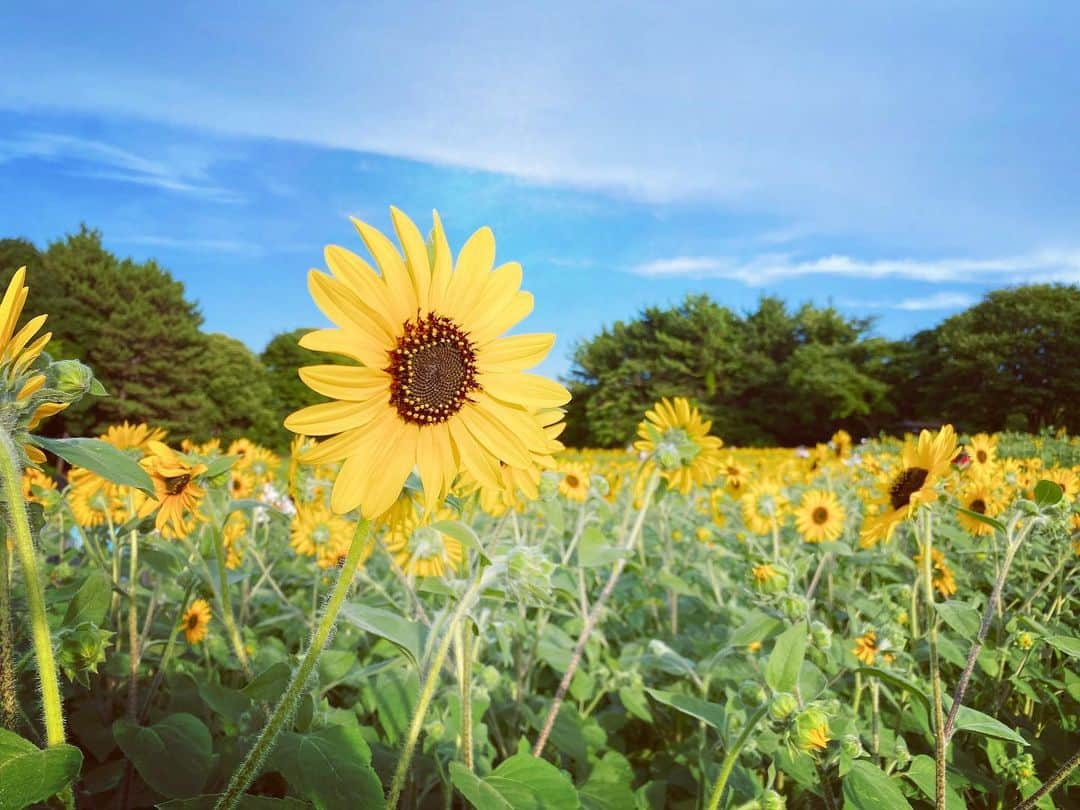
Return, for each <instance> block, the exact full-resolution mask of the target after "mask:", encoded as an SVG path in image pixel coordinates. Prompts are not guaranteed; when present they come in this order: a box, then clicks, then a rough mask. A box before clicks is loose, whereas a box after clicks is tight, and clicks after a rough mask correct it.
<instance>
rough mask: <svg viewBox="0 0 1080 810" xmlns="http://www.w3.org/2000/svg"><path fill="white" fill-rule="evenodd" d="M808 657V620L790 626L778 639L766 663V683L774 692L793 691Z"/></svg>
mask: <svg viewBox="0 0 1080 810" xmlns="http://www.w3.org/2000/svg"><path fill="white" fill-rule="evenodd" d="M805 657H806V622H805V621H801V622H798V623H797V624H795V625H793V626H792V627H789V628H788V629H787V630H785V631H784V632H783V633H781V634H780V636H779V637H778V638H777V639H776V646H774V647H773V651H772V653H771V654H770V655H769V661H768V663H767V664H766V665H765V683H767V684H768V685H769V687H770V688H771V689H772V690H773V691H774V692H792V691H794V689H795V685H796V684H797V683H798V682H799V670H800V669H801V668H802V662H803V658H805Z"/></svg>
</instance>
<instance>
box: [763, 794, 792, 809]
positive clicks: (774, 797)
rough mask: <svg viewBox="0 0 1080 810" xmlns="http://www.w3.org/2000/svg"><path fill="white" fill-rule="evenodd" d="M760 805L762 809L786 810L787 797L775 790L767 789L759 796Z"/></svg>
mask: <svg viewBox="0 0 1080 810" xmlns="http://www.w3.org/2000/svg"><path fill="white" fill-rule="evenodd" d="M757 802H758V807H759V808H760V809H761V810H786V808H787V799H785V798H784V797H783V796H781V795H780V794H779V793H777V792H776V791H775V790H766V791H765V792H764V793H762V794H761V795H760V796H759V797H758V800H757Z"/></svg>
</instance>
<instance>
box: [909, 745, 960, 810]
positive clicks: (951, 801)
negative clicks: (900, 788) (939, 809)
mask: <svg viewBox="0 0 1080 810" xmlns="http://www.w3.org/2000/svg"><path fill="white" fill-rule="evenodd" d="M904 776H906V777H907V778H908V779H910V780H911V781H912V782H914V783H915V784H916V785H917V786H918V788H919V790H921V791H922V793H923V795H924V796H926V798H928V799H929V800H930V801H931V802H932V801H933V800H934V789H935V785H936V776H935V773H934V759H933V757H928V756H926V754H919V755H918V756H917V757H914V758H913V759H912V760H911V767H910V768H908V769H907V773H905V774H904ZM966 807H967V805H966V804H964V800H963V799H962V798H960V795H959V794H958V793H957V792H956V791H955V790H953V789H952V787H951V786H949V785H946V786H945V810H964V808H966Z"/></svg>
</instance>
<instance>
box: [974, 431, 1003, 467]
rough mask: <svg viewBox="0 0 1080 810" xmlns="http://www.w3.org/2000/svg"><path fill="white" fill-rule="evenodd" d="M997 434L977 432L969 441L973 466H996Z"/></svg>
mask: <svg viewBox="0 0 1080 810" xmlns="http://www.w3.org/2000/svg"><path fill="white" fill-rule="evenodd" d="M997 443H998V440H997V436H991V435H989V434H988V433H976V434H975V435H974V436H972V437H971V440H970V441H969V442H968V450H969V451H970V453H969V455H970V457H971V466H972V467H973V468H975V469H981V470H985V469H987V468H989V467H993V466H994V461H995V459H996V458H997Z"/></svg>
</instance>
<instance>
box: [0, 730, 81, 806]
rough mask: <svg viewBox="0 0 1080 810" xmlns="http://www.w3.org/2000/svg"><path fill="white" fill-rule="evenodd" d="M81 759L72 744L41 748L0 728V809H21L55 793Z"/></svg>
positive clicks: (72, 776) (69, 779)
mask: <svg viewBox="0 0 1080 810" xmlns="http://www.w3.org/2000/svg"><path fill="white" fill-rule="evenodd" d="M82 761H83V755H82V751H80V750H79V749H78V748H76V747H75V746H73V745H54V746H52V747H51V748H46V749H44V750H42V749H40V748H38V747H37V746H36V745H34V744H33V743H32V742H30V741H29V740H25V739H23V738H22V737H20V736H19V735H18V734H15V733H13V732H11V731H8V730H7V729H3V728H0V810H22V808H24V807H29V806H30V805H33V804H38V803H39V802H44V801H46V800H47V799H49V797H51V796H55V795H56V794H57V793H59V792H60V791H62V790H63V789H64V788H66V787H67V786H68V785H70V784H71V783H72V782H74V781H75V779H77V778H78V776H79V771H80V769H81V768H82Z"/></svg>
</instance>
